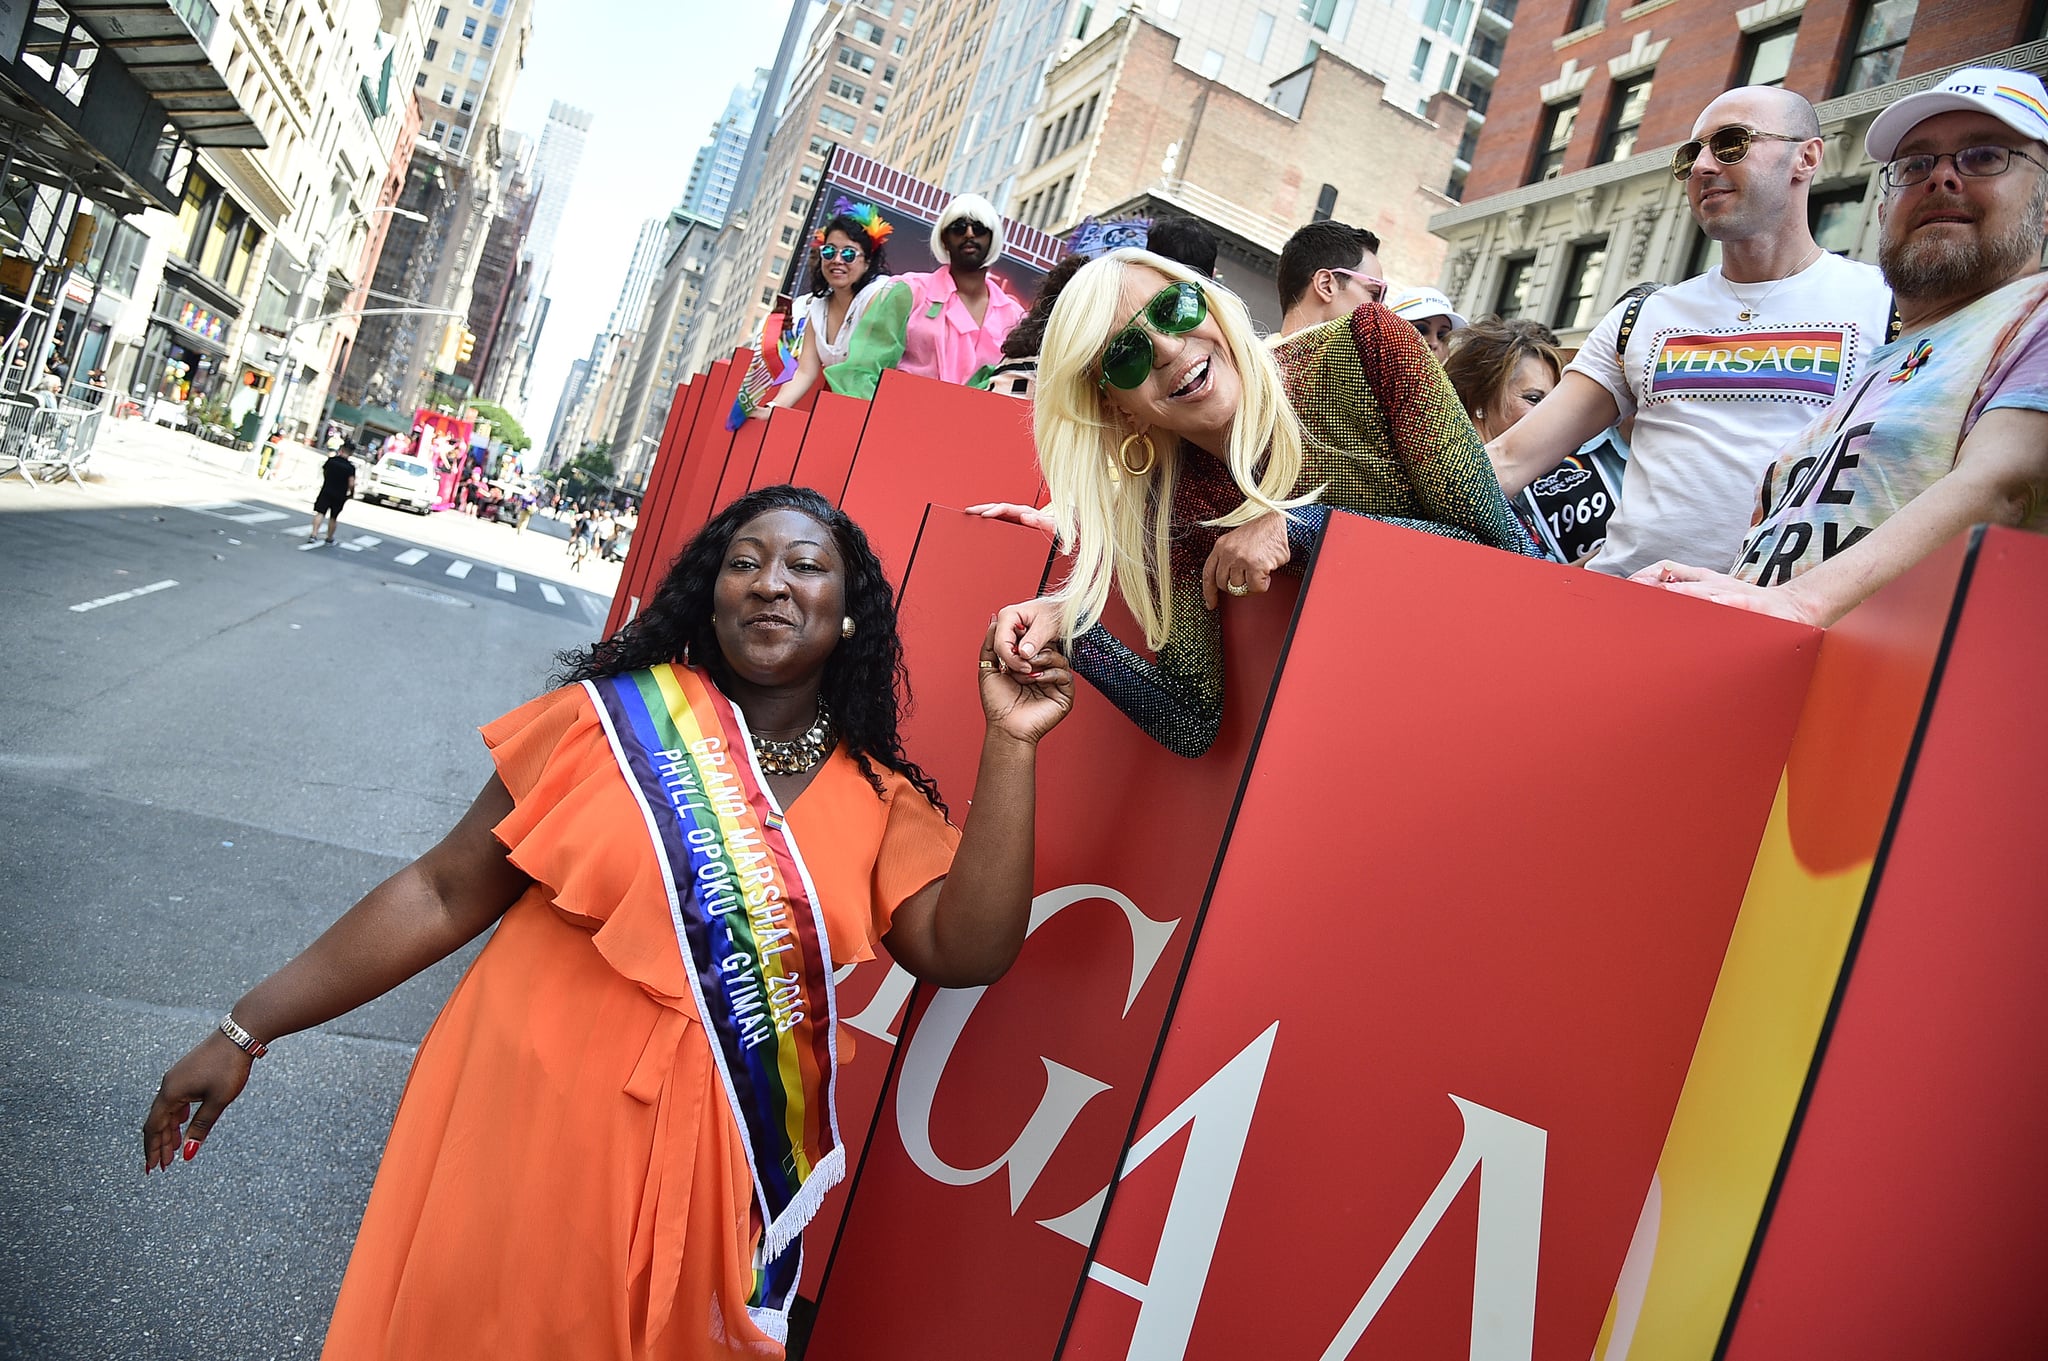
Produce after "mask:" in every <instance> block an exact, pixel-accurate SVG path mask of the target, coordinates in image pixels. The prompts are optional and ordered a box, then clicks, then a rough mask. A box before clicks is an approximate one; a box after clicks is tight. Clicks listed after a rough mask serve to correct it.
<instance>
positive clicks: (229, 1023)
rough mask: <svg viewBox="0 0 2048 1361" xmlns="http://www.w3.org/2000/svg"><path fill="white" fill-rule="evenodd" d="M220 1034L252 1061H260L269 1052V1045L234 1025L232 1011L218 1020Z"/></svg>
mask: <svg viewBox="0 0 2048 1361" xmlns="http://www.w3.org/2000/svg"><path fill="white" fill-rule="evenodd" d="M220 1033H221V1034H223V1035H225V1036H227V1037H228V1043H230V1044H232V1045H234V1047H235V1048H237V1049H239V1050H241V1051H242V1052H243V1053H244V1054H247V1055H248V1056H249V1057H250V1058H252V1059H260V1058H262V1057H263V1056H264V1055H265V1054H267V1053H269V1052H270V1046H269V1045H267V1044H265V1043H263V1042H262V1041H261V1040H259V1039H257V1038H256V1037H255V1036H254V1035H251V1034H250V1033H249V1032H248V1031H246V1030H244V1029H242V1027H241V1026H239V1025H237V1024H236V1023H235V1013H233V1012H232V1011H231V1012H229V1013H228V1014H227V1015H225V1016H223V1017H221V1018H220Z"/></svg>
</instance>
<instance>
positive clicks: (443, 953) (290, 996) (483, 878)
mask: <svg viewBox="0 0 2048 1361" xmlns="http://www.w3.org/2000/svg"><path fill="white" fill-rule="evenodd" d="M511 811H512V795H511V794H510V792H508V791H507V790H506V788H505V786H504V783H503V782H502V781H500V780H499V779H498V777H497V776H495V775H493V776H492V777H491V780H490V783H488V784H486V785H485V786H484V788H483V792H482V793H480V794H478V795H477V797H476V802H474V803H472V804H471V805H470V806H469V811H468V812H467V813H464V814H463V816H462V820H461V821H460V822H458V823H456V824H455V827H454V830H452V831H450V832H449V833H448V835H447V836H445V837H443V838H442V839H441V842H440V844H439V845H437V846H435V847H434V848H433V849H432V850H430V851H428V852H427V853H426V854H425V855H423V856H421V857H420V858H419V859H417V860H415V861H413V862H412V863H411V864H410V865H407V866H406V867H405V868H404V869H402V870H400V871H399V872H398V873H396V874H394V875H392V876H391V877H390V878H389V879H386V880H385V881H384V882H383V883H381V884H379V885H377V887H375V888H373V889H371V890H370V891H369V893H368V894H366V895H365V896H364V898H363V900H362V901H361V902H359V903H357V904H356V905H355V906H354V907H352V908H350V909H349V910H348V911H347V912H345V913H343V914H342V916H341V919H340V920H339V921H337V922H335V923H334V925H332V926H330V927H328V928H327V930H326V931H324V932H322V933H321V935H320V938H319V939H318V940H316V941H314V942H313V943H312V944H311V945H309V946H307V947H306V949H305V950H304V951H303V952H301V953H300V954H299V955H298V956H297V957H296V958H294V959H293V960H292V961H291V962H290V963H289V964H286V965H285V966H284V967H283V968H281V969H279V970H278V971H277V972H276V973H274V974H272V975H270V977H268V978H266V979H264V980H263V981H262V982H261V983H258V984H257V985H256V986H255V987H253V988H251V989H249V991H248V992H247V993H245V994H244V995H243V996H242V999H241V1000H240V1001H238V1002H236V1003H235V1006H234V1011H233V1015H234V1018H235V1021H236V1023H237V1024H239V1025H240V1026H241V1027H242V1028H243V1029H244V1030H247V1031H248V1032H249V1033H250V1034H251V1035H252V1036H254V1037H255V1038H256V1039H257V1040H259V1041H262V1042H263V1043H265V1044H268V1043H270V1042H271V1041H272V1040H275V1039H277V1038H278V1037H279V1036H281V1035H289V1034H292V1033H293V1032H295V1031H299V1030H305V1029H307V1028H309V1027H311V1026H316V1025H320V1024H322V1023H323V1022H326V1021H331V1020H333V1019H334V1018H335V1017H337V1016H340V1015H342V1014H344V1013H345V1012H349V1011H352V1010H354V1009H355V1008H357V1007H359V1006H361V1005H362V1004H363V1003H365V1002H368V1001H370V1000H372V999H373V998H376V997H381V996H383V995H384V994H385V993H387V992H389V991H391V989H393V988H395V987H397V986H398V985H399V984H400V983H403V982H405V980H406V979H408V978H411V977H412V976H413V975H414V974H416V973H418V972H420V971H421V970H422V969H425V968H427V967H428V966H429V965H431V964H435V963H437V962H439V961H440V960H442V959H445V958H447V957H448V956H449V955H450V954H453V953H454V952H455V951H456V950H458V949H460V948H461V947H462V946H463V945H466V944H467V943H469V942H470V941H471V940H474V939H475V938H476V936H477V935H478V934H479V933H480V932H482V931H483V929H484V928H485V927H487V926H489V925H490V924H491V923H492V922H494V921H496V920H497V919H498V918H499V917H501V916H503V915H504V914H505V909H507V908H509V907H510V906H511V905H512V904H513V903H514V902H515V901H516V900H517V899H518V897H519V895H520V894H521V893H523V892H525V891H526V887H527V885H528V884H529V883H531V882H532V881H531V880H529V879H528V878H527V877H526V875H525V874H524V873H522V872H521V871H520V870H518V869H517V868H515V867H514V866H513V864H512V862H511V861H510V860H509V859H507V858H506V855H505V847H504V844H503V843H502V842H500V841H499V840H498V838H497V837H496V836H495V835H494V834H493V833H492V831H491V829H492V828H493V827H495V826H497V825H498V823H499V822H500V821H501V820H502V819H503V818H504V817H505V815H506V814H508V813H510V812H511ZM253 1062H254V1060H253V1059H251V1058H250V1057H249V1056H248V1055H247V1054H245V1053H243V1052H242V1051H241V1050H240V1049H238V1048H237V1047H236V1046H235V1045H234V1044H233V1043H231V1042H230V1041H229V1040H228V1038H227V1037H226V1036H225V1035H222V1034H221V1033H220V1032H219V1031H215V1032H213V1033H212V1034H210V1035H208V1036H207V1037H206V1038H205V1039H204V1040H201V1041H200V1042H199V1045H198V1047H197V1048H195V1049H193V1050H192V1052H191V1053H189V1054H187V1055H185V1057H184V1058H182V1059H179V1060H178V1061H177V1062H176V1063H175V1064H173V1065H172V1066H171V1070H170V1071H169V1072H168V1073H166V1074H164V1080H163V1083H162V1085H161V1086H159V1087H158V1089H157V1094H156V1099H155V1100H154V1101H153V1102H151V1103H150V1107H149V1115H148V1117H147V1118H146V1119H145V1120H144V1121H143V1125H142V1165H143V1170H144V1171H150V1170H152V1169H155V1168H158V1167H167V1166H169V1165H170V1163H171V1162H172V1160H173V1159H174V1158H175V1157H177V1155H178V1152H179V1145H180V1143H181V1142H182V1143H183V1145H184V1156H185V1159H186V1160H187V1161H188V1162H189V1161H190V1160H191V1159H192V1158H193V1156H195V1155H196V1154H197V1153H198V1151H199V1145H200V1144H201V1143H203V1142H204V1141H205V1139H206V1136H207V1133H208V1131H210V1130H211V1129H212V1128H213V1125H214V1122H215V1121H216V1120H218V1119H219V1118H220V1115H221V1112H222V1111H224V1110H226V1109H227V1106H228V1103H229V1102H231V1101H233V1100H234V1099H235V1098H236V1097H237V1096H239V1095H240V1094H241V1091H242V1087H243V1086H244V1084H246V1083H247V1082H248V1080H249V1068H250V1065H251V1064H252V1063H253ZM195 1103H196V1105H197V1107H198V1109H197V1111H196V1112H195V1111H194V1110H193V1106H194V1105H195Z"/></svg>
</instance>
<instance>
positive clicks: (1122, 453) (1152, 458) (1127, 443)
mask: <svg viewBox="0 0 2048 1361" xmlns="http://www.w3.org/2000/svg"><path fill="white" fill-rule="evenodd" d="M1139 440H1143V441H1145V466H1144V467H1142V468H1133V467H1132V466H1131V445H1132V444H1134V443H1136V442H1137V441H1139ZM1158 461H1159V451H1158V450H1157V449H1155V448H1153V447H1152V436H1151V435H1150V434H1149V433H1147V432H1146V431H1143V430H1139V431H1136V432H1134V433H1133V434H1130V435H1128V436H1126V437H1125V438H1124V442H1123V443H1122V444H1119V445H1118V446H1117V449H1116V462H1117V466H1118V467H1119V468H1121V469H1123V470H1124V472H1125V473H1127V474H1129V475H1130V476H1132V477H1143V476H1145V475H1146V474H1147V473H1150V472H1151V471H1152V467H1153V465H1154V464H1156V463H1157V462H1158Z"/></svg>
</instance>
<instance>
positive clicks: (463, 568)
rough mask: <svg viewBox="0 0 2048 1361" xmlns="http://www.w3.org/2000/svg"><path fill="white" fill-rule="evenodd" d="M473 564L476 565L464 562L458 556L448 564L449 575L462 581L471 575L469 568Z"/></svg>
mask: <svg viewBox="0 0 2048 1361" xmlns="http://www.w3.org/2000/svg"><path fill="white" fill-rule="evenodd" d="M473 566H475V564H474V563H468V562H464V561H463V560H462V559H460V558H457V559H456V560H455V561H453V562H451V563H449V564H448V575H449V576H451V577H454V578H455V579H456V580H457V581H460V580H462V578H464V577H466V576H468V575H469V569H470V568H471V567H473Z"/></svg>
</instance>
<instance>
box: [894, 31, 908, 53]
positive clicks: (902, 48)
mask: <svg viewBox="0 0 2048 1361" xmlns="http://www.w3.org/2000/svg"><path fill="white" fill-rule="evenodd" d="M909 50H910V39H908V38H906V37H904V36H903V35H902V34H900V33H899V34H897V35H896V41H895V42H893V43H890V44H889V55H890V56H892V57H900V56H902V55H903V54H904V53H905V52H908V51H909Z"/></svg>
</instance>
